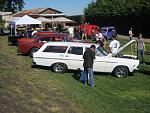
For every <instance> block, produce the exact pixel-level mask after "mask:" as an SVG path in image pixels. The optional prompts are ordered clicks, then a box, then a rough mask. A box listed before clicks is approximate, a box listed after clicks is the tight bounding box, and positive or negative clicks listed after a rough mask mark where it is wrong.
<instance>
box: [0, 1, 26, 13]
mask: <svg viewBox="0 0 150 113" xmlns="http://www.w3.org/2000/svg"><path fill="white" fill-rule="evenodd" d="M23 7H24V0H0V11H2V12H3V11H8V12H12V13H15V12H17V11H21V10H22V8H23Z"/></svg>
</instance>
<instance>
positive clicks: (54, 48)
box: [43, 46, 68, 53]
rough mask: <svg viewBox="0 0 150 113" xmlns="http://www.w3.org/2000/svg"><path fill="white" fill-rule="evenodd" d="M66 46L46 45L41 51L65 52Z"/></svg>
mask: <svg viewBox="0 0 150 113" xmlns="http://www.w3.org/2000/svg"><path fill="white" fill-rule="evenodd" d="M67 48H68V47H67V46H47V47H46V48H45V49H44V51H43V52H52V53H65V52H66V50H67Z"/></svg>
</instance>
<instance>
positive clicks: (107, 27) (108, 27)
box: [101, 26, 115, 29]
mask: <svg viewBox="0 0 150 113" xmlns="http://www.w3.org/2000/svg"><path fill="white" fill-rule="evenodd" d="M110 28H113V29H114V28H115V27H113V26H105V27H102V28H101V29H110Z"/></svg>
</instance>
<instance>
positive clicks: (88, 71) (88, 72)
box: [84, 68, 95, 87]
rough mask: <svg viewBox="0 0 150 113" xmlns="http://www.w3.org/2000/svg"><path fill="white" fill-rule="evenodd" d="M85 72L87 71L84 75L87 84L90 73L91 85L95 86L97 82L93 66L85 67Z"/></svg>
mask: <svg viewBox="0 0 150 113" xmlns="http://www.w3.org/2000/svg"><path fill="white" fill-rule="evenodd" d="M84 72H85V73H86V74H85V76H84V77H85V78H84V80H85V84H86V82H87V81H88V79H87V77H88V74H89V77H90V85H91V87H94V86H95V84H94V78H93V76H94V72H93V68H84Z"/></svg>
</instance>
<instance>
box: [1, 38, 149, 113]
mask: <svg viewBox="0 0 150 113" xmlns="http://www.w3.org/2000/svg"><path fill="white" fill-rule="evenodd" d="M119 41H120V42H121V44H124V43H125V42H127V40H126V39H124V38H123V39H122V37H119ZM0 43H1V44H0V113H149V112H150V43H146V52H145V64H142V65H140V66H139V71H138V72H136V73H134V76H128V77H126V78H115V77H112V76H110V75H107V74H101V73H95V76H94V80H95V84H96V87H95V88H90V86H84V85H83V84H82V83H81V82H79V81H78V74H77V73H76V72H75V71H70V72H68V73H65V74H57V73H53V72H51V71H50V70H49V69H48V68H44V67H37V68H31V65H32V59H31V58H29V57H28V56H23V55H17V53H16V49H17V48H16V47H15V46H11V45H8V44H7V37H6V36H4V37H0ZM107 45H108V44H107ZM129 50H130V47H129V48H128V49H127V50H126V51H124V52H125V53H130V52H129Z"/></svg>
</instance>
